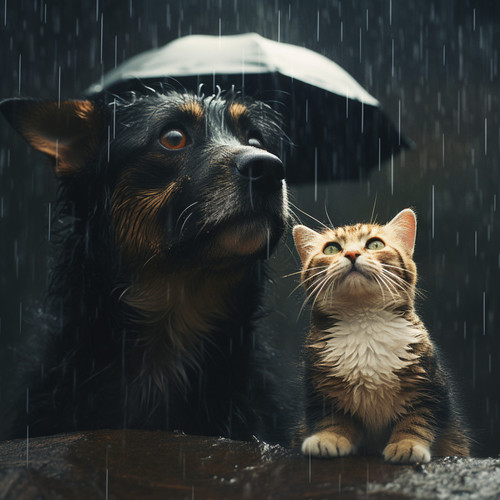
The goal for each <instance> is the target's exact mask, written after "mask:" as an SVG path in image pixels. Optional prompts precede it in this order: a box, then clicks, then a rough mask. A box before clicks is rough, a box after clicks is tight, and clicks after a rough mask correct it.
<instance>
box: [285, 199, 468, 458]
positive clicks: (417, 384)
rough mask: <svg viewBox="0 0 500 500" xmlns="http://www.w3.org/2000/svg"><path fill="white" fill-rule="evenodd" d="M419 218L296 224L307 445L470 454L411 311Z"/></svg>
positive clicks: (313, 451) (318, 450) (409, 454)
mask: <svg viewBox="0 0 500 500" xmlns="http://www.w3.org/2000/svg"><path fill="white" fill-rule="evenodd" d="M415 233H416V217H415V214H414V213H413V211H411V210H409V209H407V210H403V211H402V212H401V213H399V214H398V215H397V216H396V217H395V218H394V219H393V220H392V221H390V222H389V223H388V224H386V225H378V224H356V225H354V226H345V227H341V228H338V229H326V230H324V231H322V232H321V233H318V232H315V231H312V230H311V229H308V228H306V227H304V226H296V227H295V228H294V238H295V243H296V246H297V250H298V252H299V255H300V257H301V260H302V263H303V270H302V283H303V285H304V287H305V288H306V290H307V294H308V299H309V300H311V302H312V325H311V330H310V332H309V334H308V337H307V340H306V419H305V429H304V434H305V436H306V438H305V439H304V440H303V443H302V451H303V453H304V454H308V455H313V456H321V457H323V456H342V455H347V454H351V453H354V452H356V451H357V450H362V451H365V452H382V453H383V456H384V458H385V459H386V460H388V461H390V462H428V461H429V460H430V458H431V456H433V455H441V456H442V455H465V456H466V455H468V454H469V443H468V438H467V435H466V433H465V430H464V429H463V426H462V424H461V422H460V419H459V417H458V414H457V412H456V410H455V408H454V401H453V399H452V396H451V394H450V390H449V387H448V382H447V379H446V374H445V373H444V371H443V369H442V368H441V366H440V363H439V361H438V358H437V354H436V351H435V348H434V346H433V344H432V341H431V339H430V337H429V334H428V332H427V330H426V329H425V326H424V325H423V324H422V322H421V321H420V319H419V318H418V316H417V315H416V313H415V307H414V301H415V293H416V281H417V271H416V266H415V263H414V261H413V258H412V256H413V249H414V244H415Z"/></svg>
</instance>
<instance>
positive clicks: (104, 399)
mask: <svg viewBox="0 0 500 500" xmlns="http://www.w3.org/2000/svg"><path fill="white" fill-rule="evenodd" d="M0 109H1V111H2V112H3V114H4V115H5V117H6V118H7V119H8V121H9V122H10V123H11V124H12V126H13V127H14V128H15V129H16V130H17V131H19V132H20V133H21V134H22V135H23V136H24V137H25V139H27V141H28V142H29V144H31V146H33V147H34V148H35V149H37V150H38V151H41V152H42V153H44V154H45V155H46V156H48V158H49V159H50V161H51V163H52V165H53V167H54V170H55V173H56V175H57V177H58V180H59V196H58V203H57V207H58V210H57V215H56V218H57V219H58V220H59V221H63V222H62V224H61V227H60V229H59V231H58V239H59V245H60V255H59V257H58V264H57V266H56V268H55V269H54V271H53V278H52V283H51V286H50V291H49V296H48V308H47V311H48V312H47V314H46V316H45V317H44V319H43V324H44V328H43V330H44V332H42V331H38V332H36V337H37V338H38V340H39V342H38V343H39V345H40V346H41V350H40V351H39V353H38V354H36V357H35V358H32V357H30V356H31V355H30V356H27V358H29V364H30V373H31V374H30V375H28V376H27V378H25V379H23V381H22V384H23V386H22V387H21V389H20V390H21V393H22V396H21V397H20V399H19V404H18V405H17V410H16V411H15V412H10V413H9V416H8V417H6V419H7V420H9V421H10V423H11V424H10V430H9V431H5V432H4V437H6V436H9V437H12V436H16V437H20V436H26V432H27V426H29V434H30V435H32V436H35V435H43V434H52V433H59V432H67V431H73V430H82V429H90V428H121V427H135V428H145V429H166V430H175V429H179V430H182V431H184V432H187V433H194V434H205V435H222V436H227V437H231V438H236V439H249V438H251V437H252V436H254V435H255V436H258V437H260V438H263V439H266V440H269V441H283V440H284V439H285V437H284V432H285V430H286V429H285V426H284V425H283V420H282V416H284V414H285V413H286V411H284V409H283V405H282V403H281V402H280V401H279V398H278V395H277V391H276V387H275V380H274V378H273V375H272V372H273V371H274V370H275V368H276V365H277V361H276V359H275V358H274V354H273V352H272V350H270V348H269V347H268V337H269V332H268V331H267V329H266V327H265V322H264V321H263V317H262V302H263V297H264V294H265V291H266V290H265V289H266V286H267V283H268V279H267V277H266V276H267V275H266V266H265V262H264V261H265V260H266V259H267V257H268V256H269V254H270V253H271V252H272V251H273V249H274V247H275V246H276V244H277V243H278V241H279V239H280V237H281V235H282V233H283V231H284V228H285V226H286V220H287V197H286V186H285V181H284V174H285V172H284V167H283V164H282V162H281V161H280V159H279V158H278V156H277V155H278V154H279V151H280V145H281V141H282V140H283V134H282V131H281V127H280V121H279V118H278V116H277V115H276V114H275V112H273V111H272V110H271V108H269V107H268V106H267V105H265V104H263V103H261V102H256V101H249V100H243V99H239V98H238V97H236V96H229V95H228V96H224V95H223V96H220V95H219V96H211V97H200V96H196V95H192V94H189V93H183V92H177V91H174V90H171V91H168V92H164V93H163V92H151V93H149V94H148V95H135V94H130V96H128V97H127V98H120V99H114V100H113V101H112V102H110V103H109V102H108V103H106V102H104V101H101V100H73V101H62V102H60V103H59V104H58V103H57V102H46V101H36V100H31V99H12V100H7V101H3V102H2V103H1V104H0ZM27 387H28V388H29V392H28V401H26V388H27ZM280 392H282V391H280Z"/></svg>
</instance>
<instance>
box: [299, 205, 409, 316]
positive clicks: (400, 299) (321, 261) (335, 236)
mask: <svg viewBox="0 0 500 500" xmlns="http://www.w3.org/2000/svg"><path fill="white" fill-rule="evenodd" d="M416 227H417V220H416V216H415V213H414V212H413V211H412V210H410V209H406V210H403V211H402V212H400V213H399V214H398V215H396V217H394V219H392V220H391V221H390V222H388V223H387V224H385V225H379V224H356V225H354V226H344V227H340V228H337V229H325V230H323V231H321V232H316V231H313V230H312V229H309V228H307V227H305V226H295V227H294V229H293V237H294V240H295V245H296V247H297V251H298V252H299V255H300V258H301V260H302V266H303V267H302V284H303V285H304V287H305V288H306V290H307V292H308V295H309V297H310V298H311V299H312V300H313V304H314V306H316V307H321V308H322V309H325V308H326V309H331V307H332V306H333V305H335V304H337V305H339V306H341V305H342V304H345V305H346V306H349V305H363V304H370V305H380V306H383V307H387V306H389V305H394V306H402V305H409V306H413V300H414V296H415V284H416V279H417V274H416V266H415V263H414V262H413V259H412V256H413V249H414V246H415V234H416Z"/></svg>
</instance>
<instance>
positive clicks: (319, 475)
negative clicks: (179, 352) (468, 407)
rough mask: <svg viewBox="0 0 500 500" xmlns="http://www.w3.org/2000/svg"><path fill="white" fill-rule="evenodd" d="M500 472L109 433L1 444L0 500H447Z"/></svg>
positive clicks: (478, 466) (489, 466) (466, 463)
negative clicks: (326, 457)
mask: <svg viewBox="0 0 500 500" xmlns="http://www.w3.org/2000/svg"><path fill="white" fill-rule="evenodd" d="M499 470H500V461H498V460H493V459H491V460H463V459H453V460H447V459H443V460H437V461H433V462H431V463H430V464H426V465H425V466H422V467H420V466H418V465H417V466H394V465H388V464H385V463H384V462H383V461H382V460H381V459H380V458H377V457H348V458H339V459H330V460H318V459H312V460H311V459H309V458H308V457H304V456H302V455H300V454H299V453H297V452H295V451H291V450H287V449H285V448H282V447H280V446H270V445H267V444H265V443H258V442H239V441H231V440H228V439H218V438H212V437H202V436H187V435H184V434H175V433H166V432H146V431H137V430H127V431H106V430H102V431H92V432H83V433H75V434H66V435H58V436H51V437H44V438H36V439H31V440H30V441H29V443H28V442H26V441H25V440H14V441H6V442H3V443H0V498H2V499H10V498H16V499H22V500H31V499H33V500H34V499H39V498H46V499H59V498H60V499H76V498H110V499H112V498H119V499H137V498H148V499H150V498H151V499H156V498H158V499H160V498H161V499H164V498H169V499H170V498H174V499H177V498H179V499H192V498H213V499H223V498H259V499H261V498H262V499H267V498H330V497H332V496H335V495H337V494H338V493H339V492H340V493H341V494H342V497H343V498H365V497H366V495H367V494H369V496H370V498H380V499H383V498H391V499H392V498H413V497H415V496H416V495H417V494H420V493H422V494H428V495H429V496H427V497H425V496H421V498H430V497H434V498H444V496H439V495H445V493H446V492H447V493H448V495H458V494H460V495H461V494H470V495H473V494H476V493H478V492H479V491H481V492H485V493H486V492H495V491H496V492H498V491H500V490H499V484H498V482H499V481H498V474H499ZM481 472H484V474H482V473H481ZM453 477H454V478H455V481H452V478H453ZM495 481H496V486H495V484H494V482H495ZM479 482H480V483H481V485H479V484H478V483H479ZM422 484H427V485H428V487H425V488H424V486H422ZM486 485H489V486H488V488H489V489H486ZM432 488H434V489H432ZM479 488H481V489H479ZM495 488H497V489H495ZM471 498H480V497H478V496H476V497H472V496H471ZM481 498H484V497H481ZM492 498H493V497H492Z"/></svg>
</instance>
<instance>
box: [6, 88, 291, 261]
mask: <svg viewBox="0 0 500 500" xmlns="http://www.w3.org/2000/svg"><path fill="white" fill-rule="evenodd" d="M0 109H1V111H2V112H3V113H4V115H5V116H6V117H7V119H8V120H9V121H10V123H11V124H12V125H13V126H14V128H16V129H17V130H18V131H19V132H20V133H21V134H22V135H23V136H24V137H25V138H26V139H27V141H28V142H29V143H30V144H31V145H32V146H33V147H34V148H35V149H37V150H39V151H41V152H43V153H45V154H46V155H48V156H49V157H50V159H51V160H52V163H53V165H54V168H55V172H56V174H57V176H58V177H59V178H60V180H61V183H62V185H63V187H64V189H63V192H64V193H65V195H64V196H66V198H67V199H66V200H64V201H65V202H69V204H71V206H72V208H71V210H72V211H73V214H75V215H76V217H77V218H80V219H87V220H86V221H85V223H86V224H87V226H88V224H89V220H97V218H98V217H97V216H96V215H95V214H96V207H97V206H102V212H104V214H105V217H106V223H107V224H108V227H110V228H111V233H112V235H113V239H114V241H115V242H116V244H117V246H118V249H119V252H120V254H121V256H122V258H123V259H124V260H125V262H126V263H127V265H129V266H130V267H131V268H133V269H134V268H135V269H137V268H141V267H143V266H144V265H145V264H146V262H149V263H151V262H155V263H157V264H161V265H163V266H175V267H178V266H179V265H182V264H183V263H184V262H185V261H187V260H189V265H190V266H193V264H194V263H198V264H199V265H200V266H202V265H208V266H215V267H216V266H223V267H224V266H225V265H227V264H228V263H232V264H235V263H240V264H241V261H242V259H243V260H248V259H251V260H255V259H256V258H260V257H265V256H266V255H268V254H269V252H270V251H272V249H273V247H274V246H275V245H276V243H277V242H278V240H279V238H280V237H281V235H282V232H283V230H284V226H285V222H286V217H287V199H286V186H285V182H284V174H285V172H284V167H283V164H282V163H281V161H280V160H279V158H278V156H277V154H279V151H280V148H281V147H282V141H283V134H282V132H281V127H280V122H279V117H278V116H277V115H276V113H275V112H274V111H272V110H271V108H269V107H268V106H267V105H265V104H263V103H261V102H257V101H250V100H242V99H238V98H236V97H234V96H229V97H220V96H217V97H216V96H212V97H199V96H196V95H193V94H188V93H179V92H176V91H170V92H167V93H151V94H150V95H144V96H139V97H138V96H132V97H131V98H130V99H117V100H113V102H111V103H103V102H100V101H97V100H96V101H92V100H75V101H62V102H60V103H58V102H46V101H36V100H31V99H12V100H7V101H3V102H2V103H0ZM101 222H102V221H101ZM101 230H102V228H101Z"/></svg>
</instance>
